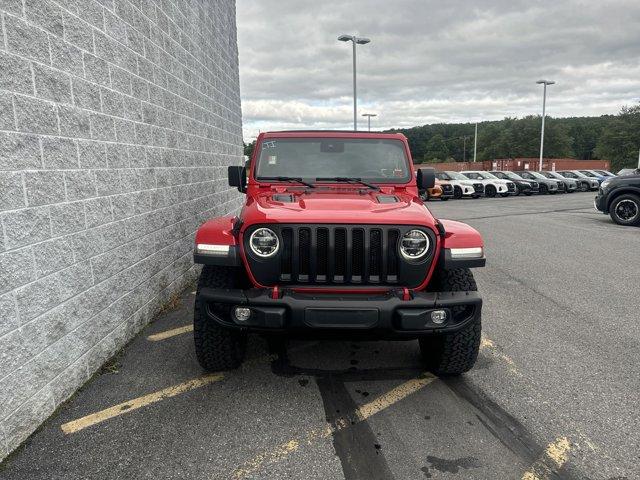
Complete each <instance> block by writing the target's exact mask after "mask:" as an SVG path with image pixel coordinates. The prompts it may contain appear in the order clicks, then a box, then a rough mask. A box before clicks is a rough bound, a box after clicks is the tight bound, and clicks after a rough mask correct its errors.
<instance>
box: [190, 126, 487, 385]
mask: <svg viewBox="0 0 640 480" xmlns="http://www.w3.org/2000/svg"><path fill="white" fill-rule="evenodd" d="M434 181H435V175H434V171H433V170H431V169H419V170H418V172H417V174H414V169H413V162H412V161H411V153H410V151H409V145H408V143H407V139H406V138H405V137H404V135H401V134H387V133H360V132H332V131H305V132H272V133H261V134H260V136H259V137H258V139H257V142H256V148H255V150H254V152H253V155H252V157H251V160H250V161H249V162H248V164H247V166H246V167H235V166H233V167H229V185H231V186H234V187H238V189H239V190H240V191H241V192H243V193H246V202H245V204H244V206H243V208H242V211H241V212H240V214H239V215H238V216H235V217H234V216H227V217H219V218H214V219H212V220H209V221H208V222H206V223H205V224H203V225H202V226H201V227H200V228H199V229H198V232H197V233H196V246H195V254H194V260H195V262H196V263H200V264H202V265H203V268H202V273H201V274H200V279H199V282H198V288H197V293H196V300H195V315H194V337H195V346H196V354H197V357H198V361H199V362H200V364H201V365H202V366H203V367H204V368H205V369H206V370H222V369H230V368H236V367H238V366H239V365H240V364H241V362H242V360H243V358H244V353H245V345H246V338H247V334H248V333H250V332H255V333H260V334H266V335H286V336H304V337H309V336H312V337H325V336H327V335H330V336H334V338H336V337H337V338H349V339H354V338H355V339H389V340H391V339H397V340H402V339H404V340H415V339H418V340H419V342H420V349H421V352H422V356H423V358H424V361H425V363H426V366H427V368H428V369H430V370H431V371H433V372H435V373H438V374H449V375H455V374H460V373H462V372H466V371H467V370H469V369H470V368H471V367H472V366H473V364H474V363H475V361H476V357H477V355H478V348H479V345H480V328H481V326H480V311H481V307H482V300H481V298H480V296H479V295H478V294H477V293H476V283H475V281H474V279H473V275H472V274H471V271H470V270H469V269H470V268H472V267H482V266H484V264H485V257H484V253H483V242H482V238H481V236H480V234H479V233H478V232H477V231H476V230H474V229H473V228H471V227H469V226H467V225H465V224H463V223H459V222H454V221H450V220H439V219H436V218H434V217H433V215H432V214H431V212H430V211H429V210H428V209H427V207H426V206H425V205H424V204H423V203H422V201H421V200H420V197H419V195H418V189H420V190H423V189H428V188H431V187H433V185H434Z"/></svg>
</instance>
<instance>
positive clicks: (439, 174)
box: [436, 172, 451, 180]
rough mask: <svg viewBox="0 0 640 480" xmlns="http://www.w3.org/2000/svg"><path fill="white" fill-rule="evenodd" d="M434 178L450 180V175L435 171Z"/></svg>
mask: <svg viewBox="0 0 640 480" xmlns="http://www.w3.org/2000/svg"><path fill="white" fill-rule="evenodd" d="M436 178H437V179H438V180H451V177H450V176H449V175H447V174H446V173H445V172H436Z"/></svg>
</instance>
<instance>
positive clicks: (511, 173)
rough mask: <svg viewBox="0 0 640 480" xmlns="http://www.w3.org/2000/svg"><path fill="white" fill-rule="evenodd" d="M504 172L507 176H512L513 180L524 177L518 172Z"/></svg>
mask: <svg viewBox="0 0 640 480" xmlns="http://www.w3.org/2000/svg"><path fill="white" fill-rule="evenodd" d="M502 174H503V175H504V176H505V177H507V178H510V179H511V180H522V177H521V176H520V175H518V174H517V173H513V172H502Z"/></svg>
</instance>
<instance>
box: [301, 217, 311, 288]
mask: <svg viewBox="0 0 640 480" xmlns="http://www.w3.org/2000/svg"><path fill="white" fill-rule="evenodd" d="M310 257H311V230H310V229H308V228H301V229H300V230H298V261H299V262H300V263H299V264H298V280H299V281H301V282H308V281H309V267H310V264H309V263H310Z"/></svg>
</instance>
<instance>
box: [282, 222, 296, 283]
mask: <svg viewBox="0 0 640 480" xmlns="http://www.w3.org/2000/svg"><path fill="white" fill-rule="evenodd" d="M292 233H293V232H292V230H291V229H290V228H283V229H282V257H280V279H281V280H284V281H285V282H287V281H290V280H291V272H292V270H293V269H292V262H291V253H292V251H291V243H292V239H293V237H292Z"/></svg>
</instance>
